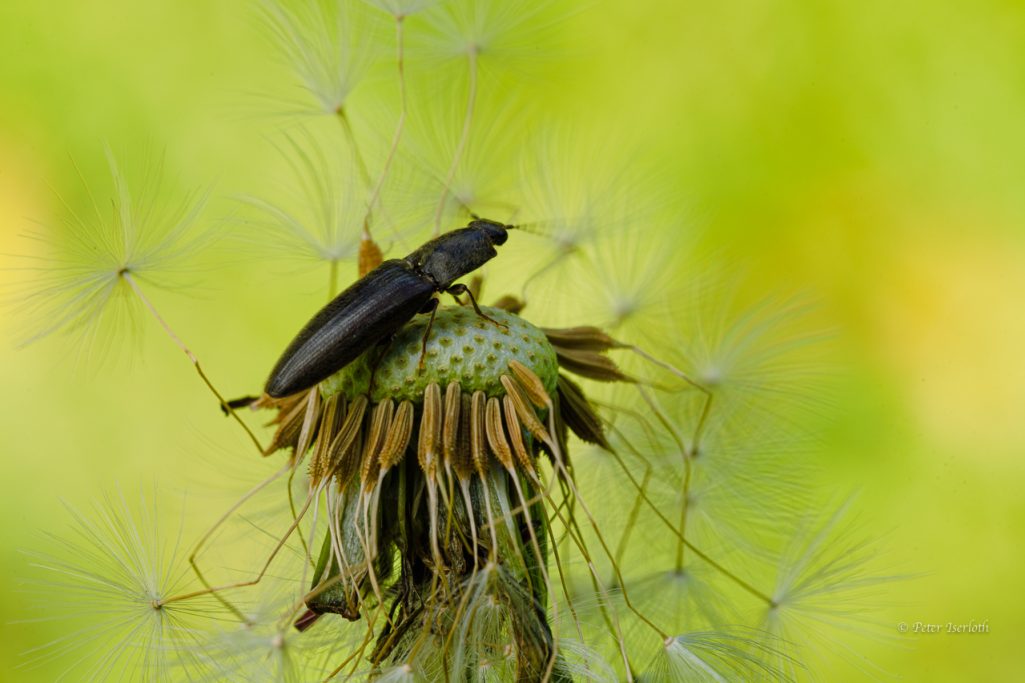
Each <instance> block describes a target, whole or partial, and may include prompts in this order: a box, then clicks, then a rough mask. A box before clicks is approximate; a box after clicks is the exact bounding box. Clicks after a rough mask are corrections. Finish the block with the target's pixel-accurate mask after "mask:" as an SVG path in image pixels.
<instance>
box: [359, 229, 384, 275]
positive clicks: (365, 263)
mask: <svg viewBox="0 0 1025 683" xmlns="http://www.w3.org/2000/svg"><path fill="white" fill-rule="evenodd" d="M383 260H384V257H383V256H382V255H381V248H380V247H379V246H377V242H375V241H374V240H372V239H367V238H364V239H361V240H360V242H359V276H360V277H363V276H364V275H366V274H367V273H369V272H370V271H372V270H373V269H374V268H377V267H378V266H379V265H381V261H383Z"/></svg>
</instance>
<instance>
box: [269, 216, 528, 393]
mask: <svg viewBox="0 0 1025 683" xmlns="http://www.w3.org/2000/svg"><path fill="white" fill-rule="evenodd" d="M511 228H512V226H510V225H503V224H502V223H498V222H495V221H490V220H486V219H480V218H475V219H474V220H473V221H471V222H470V223H469V224H468V225H467V226H466V227H465V228H459V229H458V230H453V231H451V232H447V233H445V234H443V235H440V236H439V237H435V238H434V239H432V240H430V241H429V242H426V243H425V244H423V245H422V246H421V247H419V248H418V249H416V250H415V251H414V252H413V253H411V254H409V255H408V256H406V257H405V258H400V259H389V260H387V261H385V262H383V263H382V264H381V265H379V266H378V267H377V268H375V269H374V270H372V271H370V272H369V273H367V274H366V275H365V276H363V277H362V278H360V279H359V280H357V281H356V282H355V283H353V285H352V286H351V287H349V288H348V289H346V290H345V291H344V292H342V293H341V294H339V295H338V296H337V297H335V298H334V299H333V300H332V301H331V302H330V303H328V304H327V305H326V306H324V308H322V309H321V310H320V311H319V312H318V313H317V314H316V315H314V316H313V318H312V319H311V320H310V321H309V322H308V323H306V326H305V327H303V329H302V330H301V331H300V332H299V334H298V335H297V336H296V337H295V339H293V340H292V343H291V344H289V345H288V348H287V349H285V352H284V353H283V354H282V355H281V358H280V359H279V360H278V362H277V364H276V365H275V366H274V370H272V371H271V374H270V378H269V379H268V380H267V385H266V387H265V388H264V391H265V392H266V393H267V394H268V395H269V396H271V397H272V398H281V397H283V396H289V395H291V394H295V393H298V392H300V391H302V390H304V389H308V388H310V387H312V386H314V385H315V384H317V383H318V382H320V381H321V380H324V379H327V378H328V377H330V376H331V375H333V374H334V373H336V372H338V371H339V370H341V369H342V368H344V367H345V366H346V365H348V364H349V363H351V362H352V361H354V360H355V359H356V358H357V357H358V356H359V355H360V354H362V353H363V352H364V351H366V350H367V349H368V348H370V347H372V346H374V345H376V344H378V343H381V342H383V341H385V340H387V339H388V338H390V337H391V335H393V334H394V333H395V332H397V331H398V329H399V328H400V327H402V326H403V325H405V324H406V323H407V322H409V321H410V320H412V319H413V317H414V316H416V315H417V314H418V313H430V314H431V322H432V323H433V322H434V313H435V311H436V310H437V306H438V300H437V298H435V296H434V295H435V294H440V293H442V292H445V293H448V294H452V295H453V296H456V295H460V294H468V295H470V301H471V303H472V304H473V307H474V309H475V310H476V311H477V313H478V314H479V315H481V316H482V317H484V318H487V316H486V315H484V314H483V313H482V312H481V310H480V309H479V308H478V307H477V302H476V301H474V299H473V295H472V294H470V291H469V289H467V287H466V285H462V284H453V283H454V282H455V281H456V280H457V279H458V278H460V277H462V276H463V275H466V274H468V273H471V272H473V271H474V270H476V269H478V268H480V267H481V266H482V265H484V264H485V263H487V262H488V261H490V260H491V259H492V258H494V257H495V256H497V255H498V252H497V250H496V249H495V247H496V246H498V245H502V244H505V241H506V239H508V237H509V235H508V230H510V229H511ZM488 319H489V320H490V318H488ZM492 322H494V321H492ZM496 324H498V323H496ZM429 334H430V324H428V326H427V332H426V335H429ZM426 335H425V336H424V344H425V346H426V341H427V336H426ZM422 361H423V358H422V356H421V362H422Z"/></svg>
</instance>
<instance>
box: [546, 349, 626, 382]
mask: <svg viewBox="0 0 1025 683" xmlns="http://www.w3.org/2000/svg"><path fill="white" fill-rule="evenodd" d="M555 355H556V356H557V357H558V359H559V366H560V367H561V368H563V369H564V370H569V371H570V372H572V373H575V374H577V375H581V376H582V377H587V378H590V379H594V380H598V381H599V382H633V381H634V380H633V378H632V377H630V376H629V375H626V374H624V373H623V372H622V371H621V370H620V369H619V367H618V366H617V365H616V364H615V363H614V362H613V361H612V359H611V358H608V357H607V356H603V355H601V354H600V353H596V352H594V351H584V350H573V349H564V348H560V347H556V348H555Z"/></svg>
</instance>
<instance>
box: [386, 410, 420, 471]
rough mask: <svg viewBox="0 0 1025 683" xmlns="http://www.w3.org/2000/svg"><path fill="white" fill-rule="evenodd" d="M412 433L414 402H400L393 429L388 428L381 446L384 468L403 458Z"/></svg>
mask: <svg viewBox="0 0 1025 683" xmlns="http://www.w3.org/2000/svg"><path fill="white" fill-rule="evenodd" d="M412 435H413V404H412V403H411V402H409V401H403V402H402V403H400V404H399V409H398V410H396V411H395V417H394V418H393V419H392V423H391V429H389V430H388V436H387V438H385V440H384V446H382V447H381V456H380V461H381V469H382V470H390V469H391V468H392V467H394V466H395V465H396V464H397V463H398V462H400V461H401V460H402V456H403V455H404V454H405V452H406V446H408V445H409V437H411V436H412Z"/></svg>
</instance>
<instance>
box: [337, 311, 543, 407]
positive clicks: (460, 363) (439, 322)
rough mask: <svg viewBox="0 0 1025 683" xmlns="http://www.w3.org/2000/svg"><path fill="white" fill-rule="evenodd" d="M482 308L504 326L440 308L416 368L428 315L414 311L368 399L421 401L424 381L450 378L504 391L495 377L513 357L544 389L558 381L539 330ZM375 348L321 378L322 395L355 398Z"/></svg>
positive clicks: (490, 391)
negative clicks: (423, 353)
mask: <svg viewBox="0 0 1025 683" xmlns="http://www.w3.org/2000/svg"><path fill="white" fill-rule="evenodd" d="M481 310H482V311H483V312H484V313H485V314H486V315H488V316H489V317H490V318H492V319H494V320H496V321H498V322H500V323H502V324H503V325H505V327H500V326H498V325H495V323H493V322H490V321H488V320H485V319H484V318H482V317H480V316H479V315H477V313H476V312H475V311H474V310H473V309H472V308H469V307H463V306H447V307H444V308H439V309H438V313H437V316H435V319H434V326H433V327H432V328H431V334H430V338H429V339H428V341H427V353H426V355H425V356H424V363H423V368H422V369H420V368H419V367H418V365H419V362H420V351H421V348H422V347H421V345H422V343H423V336H424V332H425V331H426V329H427V322H428V320H429V319H430V316H427V315H422V316H417V317H416V318H414V319H413V320H412V321H410V322H409V323H407V324H406V325H405V326H404V327H403V328H402V329H400V330H399V331H398V333H397V334H396V335H395V338H394V340H393V341H392V342H391V345H390V346H389V347H388V349H387V351H386V352H385V355H384V357H383V358H382V359H381V360H380V362H379V363H378V366H377V371H376V373H375V376H374V387H373V390H372V391H371V392H370V399H371V401H375V402H376V401H380V400H382V399H384V398H386V397H387V398H393V399H395V400H409V401H413V402H414V403H418V402H420V400H421V398H422V396H423V393H424V390H425V389H426V388H427V385H429V384H438V385H440V386H442V387H445V386H447V385H448V384H449V383H451V382H453V381H455V382H459V384H460V386H461V387H462V390H463V391H464V392H473V391H478V390H480V391H484V392H485V393H486V394H487V395H488V396H501V395H503V394H504V393H505V390H504V388H503V387H502V382H501V380H500V378H501V376H502V375H503V374H508V373H509V370H508V368H509V361H512V360H516V361H519V362H520V363H522V364H523V365H525V366H527V367H528V368H530V369H531V370H533V372H534V374H536V375H537V376H538V377H539V378H540V379H541V381H542V383H544V386H545V389H546V390H547V391H548V393H549V394H552V393H554V391H555V387H556V383H557V381H558V361H557V360H556V356H555V350H554V349H553V348H552V345H551V344H550V343H549V342H548V338H547V337H545V334H544V332H542V331H541V330H540V329H539V328H537V327H535V326H533V325H531V324H530V323H528V322H527V321H526V320H524V319H523V318H520V317H519V316H516V315H513V314H512V313H509V312H507V311H504V310H502V309H500V308H491V307H488V306H484V307H482V308H481ZM380 353H381V350H380V348H376V349H369V350H368V351H367V352H366V353H364V354H363V355H362V356H360V357H359V358H357V359H356V360H355V361H353V362H352V363H350V364H349V365H347V366H346V367H344V368H342V369H341V370H339V371H338V372H336V373H335V374H334V375H332V376H331V377H329V378H327V379H326V380H324V381H323V382H322V383H321V385H320V391H321V394H322V395H323V396H324V397H325V398H327V397H330V396H333V395H334V394H339V393H340V394H342V395H343V396H345V397H346V398H350V399H351V398H354V397H356V396H359V395H361V394H365V393H366V391H367V385H368V384H369V383H370V371H371V367H372V365H371V364H372V363H373V362H374V360H375V359H376V358H377V356H378V354H380Z"/></svg>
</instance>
